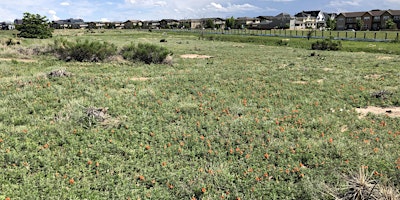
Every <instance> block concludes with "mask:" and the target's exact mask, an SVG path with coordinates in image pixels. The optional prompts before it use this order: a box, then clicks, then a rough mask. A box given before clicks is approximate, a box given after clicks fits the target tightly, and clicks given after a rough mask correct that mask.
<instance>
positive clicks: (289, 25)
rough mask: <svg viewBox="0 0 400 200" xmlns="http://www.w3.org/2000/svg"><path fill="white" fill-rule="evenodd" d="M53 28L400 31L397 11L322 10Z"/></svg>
mask: <svg viewBox="0 0 400 200" xmlns="http://www.w3.org/2000/svg"><path fill="white" fill-rule="evenodd" d="M21 23H22V20H21V19H16V20H14V22H13V23H12V22H9V23H7V22H0V25H1V26H0V28H1V29H3V30H11V29H14V28H15V25H18V24H21ZM50 24H51V26H52V28H54V29H202V28H206V29H207V28H208V29H210V28H211V29H244V28H246V29H259V30H270V29H290V30H304V29H320V30H360V31H361V30H363V31H365V30H371V31H378V30H382V29H386V30H387V29H399V28H400V10H391V9H389V10H371V11H363V12H343V13H339V14H337V13H327V12H323V11H322V10H313V11H301V12H299V13H296V14H295V15H293V16H292V15H290V14H288V13H280V14H278V15H276V16H258V17H238V18H233V17H232V18H228V19H223V18H218V17H217V18H201V19H180V20H177V19H162V20H150V21H141V20H127V21H124V22H123V21H120V22H100V21H99V22H85V21H84V20H83V19H73V18H70V19H65V20H57V21H52V22H51V23H50Z"/></svg>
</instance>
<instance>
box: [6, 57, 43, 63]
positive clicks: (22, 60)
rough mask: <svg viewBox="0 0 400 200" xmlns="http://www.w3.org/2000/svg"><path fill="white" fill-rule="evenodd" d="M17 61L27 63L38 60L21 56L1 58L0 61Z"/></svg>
mask: <svg viewBox="0 0 400 200" xmlns="http://www.w3.org/2000/svg"><path fill="white" fill-rule="evenodd" d="M13 60H15V61H17V62H27V63H31V62H36V60H32V59H21V58H0V61H13Z"/></svg>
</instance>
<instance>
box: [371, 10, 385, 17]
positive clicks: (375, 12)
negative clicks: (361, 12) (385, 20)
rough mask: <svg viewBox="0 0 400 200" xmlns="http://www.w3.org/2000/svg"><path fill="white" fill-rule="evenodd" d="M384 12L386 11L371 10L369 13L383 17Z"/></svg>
mask: <svg viewBox="0 0 400 200" xmlns="http://www.w3.org/2000/svg"><path fill="white" fill-rule="evenodd" d="M384 12H385V11H384V10H371V11H368V13H369V14H370V15H371V16H381V15H382V14H383V13H384Z"/></svg>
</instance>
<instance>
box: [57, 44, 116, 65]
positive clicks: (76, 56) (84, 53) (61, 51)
mask: <svg viewBox="0 0 400 200" xmlns="http://www.w3.org/2000/svg"><path fill="white" fill-rule="evenodd" d="M53 52H54V53H55V54H56V56H57V57H58V58H60V59H61V60H65V61H71V60H75V61H79V62H98V61H103V60H105V59H107V58H110V57H111V56H115V55H116V54H117V47H116V46H115V45H113V44H111V43H108V42H100V41H89V40H87V39H86V40H85V41H83V42H82V41H80V40H77V41H76V42H70V41H68V40H66V39H57V40H54V46H53Z"/></svg>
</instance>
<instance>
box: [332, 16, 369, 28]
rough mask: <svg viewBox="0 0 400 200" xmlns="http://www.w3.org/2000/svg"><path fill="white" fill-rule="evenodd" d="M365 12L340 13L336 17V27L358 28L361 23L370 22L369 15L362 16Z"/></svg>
mask: <svg viewBox="0 0 400 200" xmlns="http://www.w3.org/2000/svg"><path fill="white" fill-rule="evenodd" d="M364 15H365V12H346V13H340V14H339V15H338V16H337V17H336V29H337V30H348V29H353V30H360V29H362V27H359V26H360V25H361V24H362V23H363V24H370V22H369V21H370V20H371V18H370V16H364ZM364 29H365V27H364Z"/></svg>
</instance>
